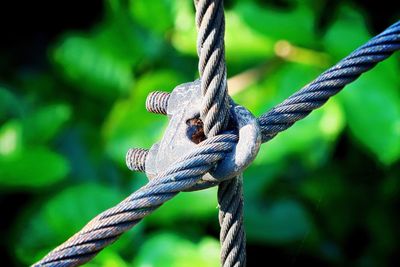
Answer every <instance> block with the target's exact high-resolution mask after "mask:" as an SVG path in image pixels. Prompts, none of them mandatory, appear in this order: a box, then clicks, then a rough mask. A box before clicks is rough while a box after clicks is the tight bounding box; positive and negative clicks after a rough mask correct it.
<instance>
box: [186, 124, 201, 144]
mask: <svg viewBox="0 0 400 267" xmlns="http://www.w3.org/2000/svg"><path fill="white" fill-rule="evenodd" d="M186 124H187V126H188V130H187V135H188V137H189V139H190V140H192V142H193V143H195V144H198V143H200V142H201V141H204V140H205V139H206V136H205V135H204V129H203V121H202V120H201V119H200V118H193V119H190V120H187V121H186Z"/></svg>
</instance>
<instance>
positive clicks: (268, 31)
mask: <svg viewBox="0 0 400 267" xmlns="http://www.w3.org/2000/svg"><path fill="white" fill-rule="evenodd" d="M235 11H236V12H237V14H238V15H239V16H240V17H241V18H242V20H243V21H244V22H245V23H246V24H248V25H249V26H250V27H251V28H253V29H254V30H255V31H257V32H259V33H261V34H263V35H265V36H268V37H270V38H272V39H275V40H280V39H286V40H288V41H290V42H293V43H296V44H300V45H305V46H310V45H312V44H314V43H315V41H316V37H315V33H314V14H313V12H312V10H311V9H310V8H309V7H308V6H306V5H297V6H296V7H295V8H293V9H290V10H285V11H282V10H278V9H274V8H263V7H261V6H260V5H258V4H256V3H253V2H250V1H246V2H245V1H238V3H237V5H236V6H235Z"/></svg>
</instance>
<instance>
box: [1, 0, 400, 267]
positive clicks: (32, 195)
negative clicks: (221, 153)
mask: <svg viewBox="0 0 400 267" xmlns="http://www.w3.org/2000/svg"><path fill="white" fill-rule="evenodd" d="M8 2H9V3H6V1H4V3H2V4H1V8H0V13H1V16H0V20H1V21H0V36H1V41H0V201H1V220H0V236H1V239H0V246H1V250H0V254H1V256H0V258H1V262H2V264H4V265H5V266H26V265H28V264H31V263H33V262H34V261H36V260H38V259H39V258H40V257H42V256H43V255H44V254H45V253H46V252H48V251H49V250H51V249H52V248H53V247H55V246H56V245H58V244H60V243H61V242H62V241H64V240H65V239H66V238H67V237H69V236H70V235H72V234H73V233H74V232H76V231H77V230H79V229H80V228H81V227H82V226H83V225H84V224H85V223H86V222H87V221H88V220H89V219H90V218H92V217H93V216H95V215H96V214H97V213H99V212H101V211H103V210H104V209H106V208H108V207H111V206H113V205H114V204H116V203H118V202H119V201H120V200H122V199H123V198H124V197H125V196H127V195H129V194H130V193H131V192H133V191H134V190H136V189H138V188H139V187H140V186H142V185H144V184H145V183H146V181H147V179H146V177H145V176H144V175H143V174H139V173H131V172H130V171H128V169H127V168H126V166H125V164H124V159H125V153H126V151H127V149H128V148H130V147H146V148H149V147H150V146H151V144H153V143H154V142H156V141H157V140H159V138H160V137H161V135H162V133H163V129H164V128H165V126H166V122H167V120H166V118H165V117H163V116H160V115H155V114H148V113H147V112H146V111H145V107H144V102H145V98H146V96H147V94H148V93H149V92H150V91H153V90H166V91H170V90H172V89H173V88H174V86H175V85H177V84H179V83H183V82H187V81H192V80H193V79H195V78H196V77H197V75H198V74H197V73H198V72H197V56H196V50H195V49H196V45H195V44H196V31H195V27H194V8H193V3H192V1H190V0H153V1H147V0H131V1H128V0H105V1H87V0H86V1H78V0H73V1H71V0H69V1H51V2H49V3H47V2H45V1H8ZM225 2H226V22H227V26H226V58H227V65H228V73H229V77H230V78H231V79H230V81H229V87H230V88H229V89H230V92H231V94H232V95H233V97H234V99H235V100H236V101H237V102H238V103H240V104H243V105H245V106H247V107H248V108H249V109H250V110H251V111H252V112H253V113H254V114H256V115H260V114H261V113H263V112H265V111H266V110H268V109H269V108H271V107H272V106H273V105H275V104H277V103H279V102H280V101H282V100H283V99H285V98H286V97H287V96H289V95H290V94H291V93H293V92H295V91H296V90H298V89H299V88H301V87H302V86H303V85H305V84H306V83H308V82H309V81H311V80H312V79H314V78H315V77H316V76H317V75H318V74H319V73H321V72H322V71H323V70H325V69H326V68H328V67H329V66H331V65H332V64H334V63H335V62H337V61H338V60H339V59H341V58H342V57H344V56H345V55H347V54H348V53H349V52H351V51H352V50H353V49H355V48H356V47H358V46H359V45H361V44H363V43H364V42H365V41H366V40H368V39H369V38H370V37H371V36H373V35H375V34H377V33H379V32H380V31H382V30H383V29H385V28H386V27H387V26H389V25H390V24H391V23H394V22H396V21H397V20H398V19H399V18H400V9H399V8H398V7H397V8H396V7H395V6H393V5H392V4H390V3H389V2H390V1H361V0H352V1H344V0H343V1H320V0H306V1H299V0H274V1H261V0H237V1H228V0H226V1H225ZM367 2H368V3H367ZM399 59H400V54H396V55H394V56H392V57H391V58H390V59H389V60H387V61H385V62H384V63H382V64H379V65H378V66H377V67H376V68H375V69H373V70H372V71H370V72H369V73H367V74H365V75H363V76H362V77H361V78H360V79H359V80H357V81H356V82H354V83H353V84H351V85H350V86H348V87H347V88H346V90H344V91H343V92H342V93H341V94H340V95H338V96H336V97H334V98H333V99H332V100H330V101H329V102H328V103H327V104H326V105H325V106H324V107H323V108H322V109H320V110H318V111H316V112H314V113H312V114H311V115H310V116H309V117H308V118H307V119H305V120H304V121H301V122H299V123H297V124H296V125H295V126H294V127H292V128H291V129H290V130H288V131H287V132H284V133H282V134H280V135H279V136H277V137H276V138H275V139H274V140H272V141H271V142H269V143H267V144H264V145H263V147H262V149H261V151H260V154H259V156H258V158H257V159H256V161H255V162H254V164H253V165H252V166H251V167H250V168H249V169H248V170H247V171H246V173H245V178H244V181H245V200H246V202H245V224H246V230H247V238H248V246H247V248H248V266H256V265H257V266H260V264H261V265H271V266H277V265H279V266H303V265H307V266H365V267H368V266H400V242H399V238H400V230H399V229H400V227H399V223H400V221H399V219H400V216H399V212H400V197H399V192H400V160H399V159H400V74H399V73H400V69H399V66H400V65H399V63H400V61H399ZM217 213H218V210H217V202H216V189H215V188H213V189H209V190H205V191H201V192H194V193H182V194H180V195H179V196H178V197H176V198H175V199H173V200H172V201H170V202H169V203H167V204H165V206H163V207H161V208H160V209H159V210H158V211H156V212H154V214H152V215H151V216H149V217H148V218H146V219H145V220H143V221H142V222H141V223H140V224H139V225H138V226H137V227H135V228H134V229H133V230H131V231H129V232H128V233H126V234H125V235H123V237H122V238H121V239H120V240H119V241H118V242H116V243H115V244H114V245H112V246H111V247H108V248H107V249H105V250H104V251H103V252H101V253H100V254H99V255H98V256H97V257H96V258H95V259H94V260H93V261H92V262H90V263H89V264H87V266H106V267H114V266H122V267H125V266H135V267H136V266H137V267H138V266H142V267H148V266H219V260H218V258H219V241H218V231H219V227H218V221H217Z"/></svg>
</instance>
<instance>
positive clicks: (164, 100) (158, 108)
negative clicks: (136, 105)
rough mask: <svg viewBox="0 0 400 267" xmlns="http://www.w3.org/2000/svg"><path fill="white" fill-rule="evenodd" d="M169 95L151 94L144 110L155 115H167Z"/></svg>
mask: <svg viewBox="0 0 400 267" xmlns="http://www.w3.org/2000/svg"><path fill="white" fill-rule="evenodd" d="M169 97H170V94H169V93H167V92H161V91H154V92H151V93H150V94H149V95H148V96H147V99H146V109H147V111H149V112H152V113H156V114H163V115H166V114H167V108H168V100H169Z"/></svg>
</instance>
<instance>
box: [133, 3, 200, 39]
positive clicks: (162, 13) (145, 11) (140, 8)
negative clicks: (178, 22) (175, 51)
mask: <svg viewBox="0 0 400 267" xmlns="http://www.w3.org/2000/svg"><path fill="white" fill-rule="evenodd" d="M175 2H176V1H174V0H159V1H154V2H153V3H151V4H150V5H149V2H148V1H147V0H130V1H129V6H130V12H131V14H132V16H133V17H134V19H135V20H136V21H137V22H138V23H139V24H141V25H142V26H144V27H146V28H148V29H150V30H152V31H153V32H155V33H157V34H159V35H163V36H164V35H165V34H166V33H167V32H168V30H170V29H171V28H172V27H173V25H174V18H175V4H174V3H175ZM155 15H156V16H157V22H156V23H155V21H154V16H155ZM193 22H194V21H193Z"/></svg>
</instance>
